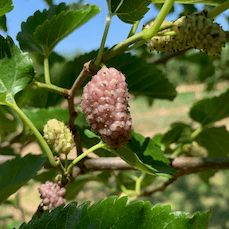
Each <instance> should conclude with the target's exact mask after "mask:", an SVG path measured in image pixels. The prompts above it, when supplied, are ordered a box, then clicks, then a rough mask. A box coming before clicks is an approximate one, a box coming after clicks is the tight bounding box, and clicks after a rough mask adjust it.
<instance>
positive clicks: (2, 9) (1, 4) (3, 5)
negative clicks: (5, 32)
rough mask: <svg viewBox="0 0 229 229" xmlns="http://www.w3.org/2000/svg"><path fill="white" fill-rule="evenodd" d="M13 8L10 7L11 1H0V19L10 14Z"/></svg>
mask: <svg viewBox="0 0 229 229" xmlns="http://www.w3.org/2000/svg"><path fill="white" fill-rule="evenodd" d="M13 8H14V6H13V5H12V0H1V1H0V17H1V16H3V15H4V14H6V13H8V12H10V11H11V10H12V9H13Z"/></svg>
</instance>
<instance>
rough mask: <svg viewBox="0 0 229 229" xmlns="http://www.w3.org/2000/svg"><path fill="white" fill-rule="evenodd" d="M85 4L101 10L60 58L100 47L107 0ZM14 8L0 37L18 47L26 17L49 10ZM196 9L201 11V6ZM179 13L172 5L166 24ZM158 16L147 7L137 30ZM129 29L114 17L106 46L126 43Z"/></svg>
mask: <svg viewBox="0 0 229 229" xmlns="http://www.w3.org/2000/svg"><path fill="white" fill-rule="evenodd" d="M53 2H54V3H55V4H59V3H60V2H65V3H66V4H69V3H70V2H72V0H65V1H64V0H62V1H61V0H53ZM85 2H87V3H89V4H96V5H98V6H99V7H100V8H101V12H100V13H99V14H98V15H97V16H95V17H94V18H92V19H91V20H90V21H88V22H87V23H86V24H85V25H84V26H82V27H80V28H79V29H77V30H75V31H74V32H73V33H71V34H70V35H69V36H68V37H66V38H65V39H64V40H62V41H61V42H60V43H59V44H58V45H57V46H56V48H55V51H57V52H58V53H60V54H62V55H66V56H67V55H72V54H73V53H74V52H77V51H83V52H89V51H91V50H93V49H98V48H99V46H100V42H101V38H102V35H103V31H104V28H105V23H106V17H107V4H106V0H88V1H85ZM13 5H14V9H13V10H12V11H11V12H9V13H8V14H7V21H8V31H7V33H4V32H2V31H0V34H1V35H3V36H4V37H5V36H6V35H9V36H11V37H12V38H13V40H14V42H15V43H16V44H17V45H18V42H17V41H16V36H17V33H18V32H19V31H20V30H21V23H22V22H23V21H26V20H27V18H28V17H29V16H32V15H33V14H34V12H35V11H37V10H40V11H43V10H44V9H48V5H47V4H46V3H45V2H44V1H43V0H13ZM198 6H199V8H200V9H201V5H198ZM181 11H182V8H181V6H180V5H179V4H175V13H173V14H170V15H169V16H168V17H167V18H166V19H167V20H168V21H169V20H175V19H177V15H178V14H179V13H180V12H181ZM157 13H158V11H157V10H155V8H154V7H153V6H150V10H149V11H148V13H147V14H146V15H145V17H144V18H143V19H142V21H141V23H140V25H139V28H138V30H137V31H140V30H141V28H142V26H143V24H144V23H145V22H147V21H148V20H150V19H151V18H153V17H155V16H156V15H157ZM223 14H224V15H227V16H229V10H227V11H225V12H224V13H223ZM222 18H223V17H222V16H221V17H218V18H217V22H218V23H220V24H221V26H223V29H224V30H228V25H227V23H226V21H224V20H222ZM130 28H131V25H130V24H126V23H124V22H122V21H121V20H119V19H118V17H116V16H115V17H113V19H112V22H111V26H110V30H109V33H108V38H107V42H106V45H107V46H108V47H112V46H113V45H114V44H117V43H119V42H121V41H123V40H125V39H126V37H127V35H128V33H129V30H130Z"/></svg>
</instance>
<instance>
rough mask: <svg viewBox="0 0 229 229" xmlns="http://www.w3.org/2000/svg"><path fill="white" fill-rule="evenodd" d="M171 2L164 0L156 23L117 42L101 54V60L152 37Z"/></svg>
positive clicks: (103, 60)
mask: <svg viewBox="0 0 229 229" xmlns="http://www.w3.org/2000/svg"><path fill="white" fill-rule="evenodd" d="M173 3H174V0H166V2H165V3H164V5H163V7H162V8H161V11H160V13H159V14H158V16H157V18H156V20H155V22H156V23H154V24H153V25H152V27H151V28H150V29H149V30H142V31H141V32H139V33H137V34H135V35H133V36H131V37H129V38H127V39H126V40H124V41H122V42H120V43H119V44H117V45H116V46H114V47H113V48H111V49H110V50H109V51H108V52H106V53H105V54H104V55H103V57H102V62H106V61H107V60H109V59H110V58H112V57H114V56H116V55H118V54H120V53H122V52H124V51H125V50H127V49H128V47H129V46H130V45H132V44H134V43H136V42H138V41H140V42H141V41H142V40H148V39H150V38H152V37H153V36H154V35H155V34H156V33H157V32H158V29H159V28H160V26H161V24H162V22H163V21H164V19H165V17H166V16H167V14H168V13H169V11H170V9H171V8H172V6H173ZM140 42H139V43H140ZM141 44H142V45H143V44H144V42H142V43H141Z"/></svg>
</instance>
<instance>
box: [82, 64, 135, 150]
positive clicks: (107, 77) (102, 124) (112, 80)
mask: <svg viewBox="0 0 229 229" xmlns="http://www.w3.org/2000/svg"><path fill="white" fill-rule="evenodd" d="M128 99H129V94H128V89H127V84H126V82H125V76H124V75H123V74H122V73H121V72H120V71H118V70H116V69H115V68H102V69H100V70H99V71H98V72H97V74H96V75H95V76H94V77H93V78H92V80H91V81H90V82H89V83H88V84H87V85H86V86H85V87H84V89H83V95H82V102H81V108H82V110H83V112H84V113H85V115H86V120H87V122H88V123H89V124H90V127H91V129H92V131H94V132H95V133H96V134H98V135H99V136H101V138H102V139H103V140H104V141H105V142H106V144H107V145H108V146H111V147H113V148H119V147H121V146H122V145H124V144H126V143H127V142H128V141H129V140H130V139H131V130H132V124H131V117H130V112H129V111H128V107H129V105H128Z"/></svg>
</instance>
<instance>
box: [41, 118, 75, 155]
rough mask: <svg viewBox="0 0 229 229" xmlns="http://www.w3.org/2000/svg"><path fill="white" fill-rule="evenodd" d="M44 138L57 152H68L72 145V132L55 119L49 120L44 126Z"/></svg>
mask: <svg viewBox="0 0 229 229" xmlns="http://www.w3.org/2000/svg"><path fill="white" fill-rule="evenodd" d="M44 138H45V139H46V140H47V142H48V144H49V145H50V146H51V147H52V148H53V149H54V150H55V151H56V152H57V153H64V154H68V153H69V152H70V150H71V149H73V147H74V138H73V135H72V132H71V131H70V129H69V128H68V127H67V126H66V125H65V124H64V123H63V122H60V121H58V120H56V119H51V120H49V121H48V122H47V124H46V125H45V126H44Z"/></svg>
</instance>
